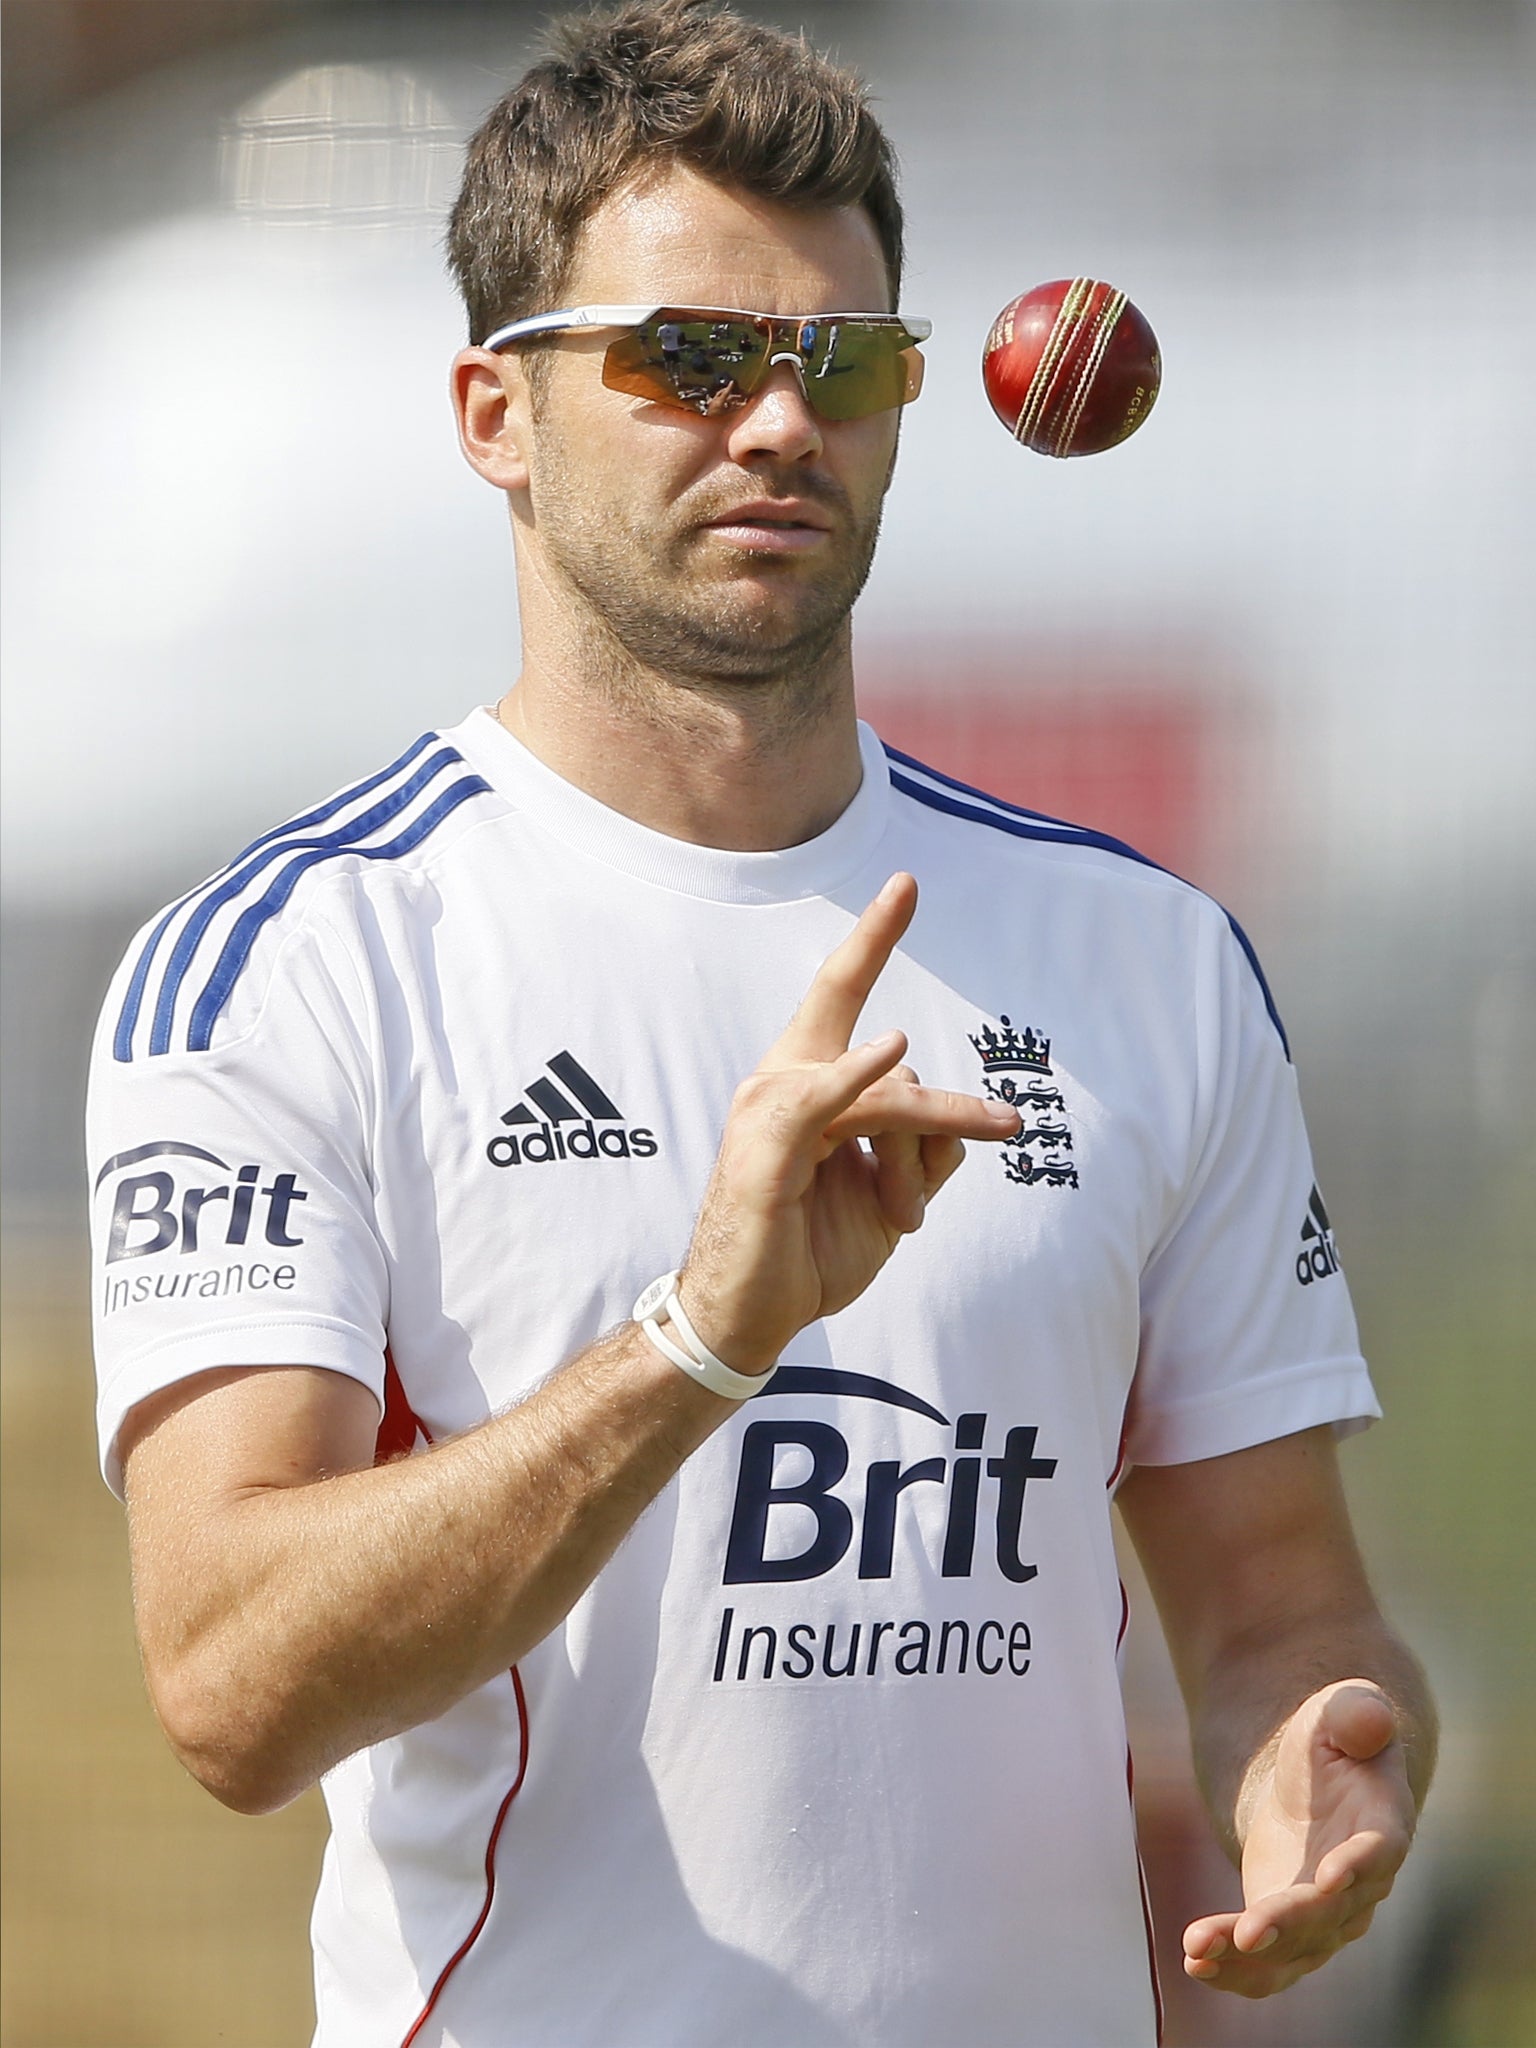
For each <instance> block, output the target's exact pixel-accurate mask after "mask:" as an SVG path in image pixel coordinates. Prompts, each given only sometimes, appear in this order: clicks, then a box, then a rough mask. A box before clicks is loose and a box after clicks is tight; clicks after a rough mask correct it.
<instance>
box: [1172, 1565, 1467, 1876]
mask: <svg viewBox="0 0 1536 2048" xmlns="http://www.w3.org/2000/svg"><path fill="white" fill-rule="evenodd" d="M1351 1678H1363V1679H1369V1680H1370V1681H1371V1682H1372V1683H1373V1684H1375V1685H1377V1686H1379V1687H1380V1688H1381V1690H1382V1692H1383V1693H1385V1694H1386V1696H1387V1698H1388V1700H1389V1701H1390V1702H1391V1704H1392V1707H1393V1710H1394V1712H1395V1713H1396V1716H1397V1726H1398V1739H1399V1740H1400V1742H1401V1743H1402V1747H1403V1757H1404V1763H1405V1765H1406V1768H1407V1772H1408V1782H1409V1784H1410V1786H1411V1787H1412V1790H1413V1794H1414V1798H1415V1801H1416V1803H1417V1804H1419V1805H1421V1806H1422V1804H1423V1801H1424V1796H1425V1793H1426V1792H1427V1790H1428V1788H1429V1781H1430V1778H1431V1776H1432V1774H1433V1771H1434V1763H1435V1749H1436V1739H1437V1732H1438V1730H1437V1721H1436V1715H1435V1709H1434V1703H1433V1701H1432V1699H1431V1698H1430V1694H1429V1688H1428V1685H1427V1683H1426V1681H1425V1677H1424V1673H1423V1670H1422V1668H1421V1667H1420V1665H1419V1663H1418V1661H1417V1659H1416V1658H1415V1657H1414V1656H1413V1654H1412V1652H1411V1651H1409V1650H1408V1649H1407V1648H1406V1646H1405V1645H1404V1644H1403V1643H1402V1642H1401V1641H1400V1640H1399V1639H1398V1638H1397V1637H1396V1636H1395V1635H1394V1634H1393V1633H1392V1631H1391V1630H1390V1629H1389V1628H1388V1627H1387V1625H1386V1623H1385V1622H1384V1621H1383V1620H1382V1618H1381V1616H1380V1614H1379V1612H1377V1610H1376V1609H1375V1607H1374V1605H1372V1606H1370V1607H1368V1608H1365V1609H1363V1610H1362V1611H1360V1612H1358V1613H1352V1614H1340V1615H1337V1616H1335V1617H1331V1618H1319V1617H1318V1616H1316V1615H1308V1616H1307V1617H1306V1619H1305V1621H1304V1622H1299V1623H1298V1624H1297V1625H1296V1626H1295V1627H1294V1629H1292V1630H1290V1631H1286V1630H1283V1629H1277V1628H1274V1627H1267V1628H1265V1629H1262V1630H1259V1629H1255V1630H1254V1631H1253V1632H1252V1633H1251V1634H1249V1635H1247V1636H1242V1637H1236V1638H1233V1639H1231V1640H1229V1641H1227V1642H1225V1643H1223V1644H1222V1645H1221V1646H1220V1647H1219V1649H1218V1650H1216V1651H1215V1652H1214V1653H1213V1654H1212V1656H1211V1657H1210V1658H1209V1660H1208V1661H1207V1662H1206V1663H1205V1664H1204V1665H1203V1667H1202V1668H1201V1669H1200V1671H1199V1672H1198V1674H1189V1673H1186V1674H1185V1691H1186V1696H1187V1702H1188V1706H1189V1722H1190V1742H1191V1747H1192V1750H1193V1754H1194V1761H1195V1771H1196V1775H1197V1777H1198V1778H1199V1781H1200V1786H1201V1790H1202V1792H1203V1794H1204V1797H1205V1801H1206V1804H1207V1806H1208V1807H1209V1809H1210V1813H1211V1818H1212V1821H1213V1822H1214V1824H1215V1827H1216V1830H1217V1832H1218V1834H1219V1836H1220V1838H1221V1841H1222V1844H1223V1846H1224V1847H1225V1849H1226V1851H1227V1853H1228V1855H1229V1856H1231V1857H1232V1859H1233V1861H1234V1862H1236V1861H1237V1860H1239V1858H1240V1856H1241V1852H1242V1846H1243V1843H1244V1842H1245V1841H1246V1839H1247V1835H1248V1824H1249V1820H1250V1818H1251V1816H1252V1813H1253V1809H1254V1805H1255V1803H1256V1801H1257V1800H1258V1799H1259V1797H1260V1796H1261V1795H1262V1793H1263V1791H1264V1788H1265V1786H1266V1785H1267V1784H1268V1782H1269V1779H1270V1775H1271V1773H1272V1771H1273V1767H1274V1761H1275V1754H1276V1751H1277V1749H1278V1747H1279V1742H1280V1737H1281V1733H1282V1731H1283V1730H1284V1727H1285V1724H1286V1722H1287V1721H1288V1720H1289V1719H1290V1717H1291V1715H1292V1714H1293V1713H1294V1712H1295V1711H1296V1709H1297V1708H1298V1707H1299V1706H1300V1705H1301V1704H1302V1702H1303V1701H1304V1700H1306V1699H1309V1698H1310V1697H1311V1696H1312V1695H1313V1694H1314V1693H1316V1692H1319V1691H1321V1690H1322V1688H1323V1687H1325V1686H1328V1685H1333V1684H1336V1683H1337V1682H1338V1681H1340V1680H1343V1679H1351Z"/></svg>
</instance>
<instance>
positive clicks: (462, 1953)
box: [400, 1664, 528, 2048]
mask: <svg viewBox="0 0 1536 2048" xmlns="http://www.w3.org/2000/svg"><path fill="white" fill-rule="evenodd" d="M512 1690H513V1691H514V1692H515V1693H516V1694H517V1725H518V1757H517V1777H516V1779H515V1780H514V1781H513V1785H512V1789H511V1791H510V1792H508V1794H507V1796H506V1798H505V1799H503V1800H502V1802H501V1805H500V1807H499V1809H498V1810H497V1814H496V1819H495V1822H494V1824H493V1825H492V1828H491V1838H490V1840H489V1841H488V1842H487V1843H486V1845H485V1897H484V1899H482V1900H481V1902H480V1911H479V1912H478V1913H477V1914H476V1916H475V1924H474V1926H473V1927H471V1928H470V1930H469V1932H468V1934H466V1935H465V1937H464V1939H463V1940H462V1941H461V1942H460V1943H459V1945H458V1947H457V1948H456V1949H455V1950H454V1952H453V1954H452V1955H451V1956H450V1957H449V1958H448V1960H447V1962H446V1963H444V1965H443V1967H442V1971H441V1973H440V1974H439V1976H438V1980H437V1982H436V1983H435V1984H434V1985H433V1986H432V1993H431V1996H430V1997H429V1998H428V2000H427V2002H426V2004H425V2005H424V2006H423V2007H422V2008H421V2011H420V2012H419V2013H417V2015H416V2017H415V2019H414V2020H413V2021H412V2022H411V2026H410V2031H409V2032H408V2033H407V2034H406V2035H405V2037H404V2038H403V2040H402V2041H401V2043H400V2048H411V2043H412V2042H413V2041H414V2040H415V2039H416V2036H417V2035H418V2034H419V2033H420V2032H421V2030H422V2028H423V2027H424V2026H425V2025H426V2024H427V2021H428V2020H429V2019H431V2017H432V2013H433V2009H434V2008H435V2006H436V2005H437V2001H438V2000H439V1999H440V1998H441V1997H442V1995H443V1991H444V1988H445V1987H446V1985H447V1983H448V1979H449V1978H450V1977H451V1976H452V1975H453V1973H454V1971H455V1970H456V1969H457V1968H458V1967H459V1965H460V1963H462V1962H463V1960H464V1958H465V1957H466V1956H467V1955H468V1954H469V1952H470V1950H471V1949H472V1948H473V1947H474V1945H475V1943H476V1942H477V1941H478V1940H479V1939H480V1933H481V1930H482V1928H483V1927H484V1926H485V1923H486V1921H487V1920H488V1919H489V1918H490V1917H491V1903H492V1901H493V1900H494V1899H495V1897H496V1844H497V1842H498V1841H499V1840H500V1837H501V1826H502V1822H503V1821H504V1820H505V1819H506V1817H507V1815H508V1814H509V1813H510V1812H511V1810H512V1802H513V1800H514V1799H515V1798H516V1797H517V1795H518V1793H519V1792H521V1791H522V1789H523V1779H524V1778H525V1777H526V1776H527V1775H528V1702H527V1700H526V1699H525V1698H524V1696H523V1681H522V1677H521V1675H520V1673H519V1672H518V1668H517V1666H516V1665H515V1664H514V1665H513V1666H512Z"/></svg>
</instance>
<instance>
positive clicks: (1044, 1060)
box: [966, 1017, 1051, 1074]
mask: <svg viewBox="0 0 1536 2048" xmlns="http://www.w3.org/2000/svg"><path fill="white" fill-rule="evenodd" d="M998 1022H999V1023H1000V1024H1001V1025H1002V1027H1003V1028H1002V1030H1001V1031H994V1030H993V1029H992V1026H991V1025H990V1024H983V1025H982V1027H981V1036H980V1037H979V1038H978V1037H977V1035H976V1033H975V1032H974V1031H972V1032H968V1033H967V1034H966V1035H967V1036H968V1037H969V1039H970V1041H971V1043H972V1045H974V1046H975V1048H976V1050H977V1051H978V1052H979V1053H980V1054H981V1071H982V1073H983V1074H1009V1073H1018V1072H1020V1071H1024V1072H1028V1073H1032V1074H1048V1073H1049V1072H1050V1071H1051V1041H1050V1040H1049V1039H1048V1038H1045V1037H1042V1035H1041V1034H1040V1033H1039V1032H1037V1031H1032V1030H1031V1029H1030V1027H1029V1026H1028V1025H1027V1024H1026V1025H1025V1027H1024V1029H1023V1030H1022V1031H1015V1030H1014V1028H1013V1024H1012V1022H1011V1021H1010V1020H1009V1019H1008V1018H1007V1017H1000V1018H999V1019H998Z"/></svg>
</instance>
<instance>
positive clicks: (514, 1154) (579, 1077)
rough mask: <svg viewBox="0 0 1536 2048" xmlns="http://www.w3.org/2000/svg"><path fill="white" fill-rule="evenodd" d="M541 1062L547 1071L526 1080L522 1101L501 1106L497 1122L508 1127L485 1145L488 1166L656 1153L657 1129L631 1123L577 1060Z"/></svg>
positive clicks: (562, 1057) (567, 1056)
mask: <svg viewBox="0 0 1536 2048" xmlns="http://www.w3.org/2000/svg"><path fill="white" fill-rule="evenodd" d="M544 1064H545V1066H546V1067H547V1069H548V1072H547V1073H543V1074H541V1075H540V1076H539V1078H538V1079H537V1080H536V1081H530V1082H529V1084H528V1086H527V1087H526V1088H525V1089H524V1090H523V1099H522V1100H521V1101H520V1102H514V1103H513V1105H512V1107H511V1108H510V1109H508V1110H503V1112H502V1117H501V1120H502V1122H503V1123H504V1124H505V1125H506V1127H507V1128H506V1130H505V1132H503V1133H499V1134H498V1135H497V1136H496V1137H494V1138H492V1139H491V1141H490V1143H489V1144H488V1145H487V1146H486V1148H485V1156H486V1158H487V1159H489V1161H490V1162H491V1164H492V1166H548V1165H550V1164H551V1163H552V1162H553V1161H555V1160H558V1159H654V1158H655V1157H656V1154H657V1151H658V1150H659V1147H658V1146H657V1143H656V1134H655V1132H654V1131H652V1130H649V1129H647V1127H646V1126H645V1125H644V1124H632V1123H630V1122H629V1121H628V1119H627V1118H626V1117H625V1115H624V1112H623V1110H622V1109H620V1108H619V1106H618V1104H617V1103H616V1102H614V1101H613V1099H612V1098H611V1096H609V1094H608V1092H607V1090H606V1089H604V1088H602V1087H601V1086H600V1085H599V1084H598V1083H597V1082H596V1081H594V1080H593V1078H592V1076H591V1075H590V1074H589V1073H588V1072H587V1070H586V1068H585V1067H584V1066H583V1065H582V1064H581V1062H580V1060H578V1059H576V1058H575V1057H574V1056H573V1055H572V1054H571V1053H569V1052H557V1053H556V1054H555V1055H554V1057H553V1058H552V1059H548V1060H546V1061H545V1062H544ZM551 1076H553V1078H551Z"/></svg>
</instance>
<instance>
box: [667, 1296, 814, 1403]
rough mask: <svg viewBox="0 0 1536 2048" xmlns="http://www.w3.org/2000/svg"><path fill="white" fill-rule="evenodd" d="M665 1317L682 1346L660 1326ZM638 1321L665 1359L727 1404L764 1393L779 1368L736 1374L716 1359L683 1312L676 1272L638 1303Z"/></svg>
mask: <svg viewBox="0 0 1536 2048" xmlns="http://www.w3.org/2000/svg"><path fill="white" fill-rule="evenodd" d="M662 1315H665V1317H666V1318H667V1321H668V1322H669V1323H670V1324H671V1325H672V1327H673V1329H674V1330H676V1332H677V1334H678V1336H679V1337H680V1338H681V1339H682V1342H681V1343H680V1344H675V1343H674V1342H673V1341H672V1339H671V1337H669V1336H668V1334H667V1332H666V1331H665V1330H663V1329H662V1328H661V1327H660V1326H659V1324H658V1322H657V1318H658V1317H659V1316H662ZM634 1320H635V1321H636V1322H637V1323H638V1324H639V1325H640V1327H641V1329H642V1330H644V1332H645V1334H646V1336H647V1337H649V1338H650V1340H651V1342H652V1343H653V1344H654V1345H655V1347H656V1349H657V1350H658V1351H659V1352H660V1353H661V1355H662V1357H663V1358H669V1359H670V1360H671V1361H672V1363H673V1364H674V1365H675V1366H676V1367H677V1368H678V1370H679V1371H680V1372H685V1373H687V1375H688V1377H689V1378H690V1379H692V1380H697V1381H698V1383H699V1385H700V1386H701V1387H708V1389H709V1391H710V1392H711V1393H712V1394H719V1395H721V1396H722V1397H723V1398H724V1399H725V1400H727V1401H745V1400H747V1399H749V1398H750V1396H751V1395H753V1394H757V1393H761V1391H762V1390H763V1388H764V1387H766V1386H767V1384H768V1382H769V1381H770V1380H771V1379H772V1378H773V1376H774V1374H775V1373H776V1372H777V1371H778V1369H779V1368H778V1366H777V1365H770V1366H769V1368H768V1370H767V1371H766V1372H759V1373H746V1372H735V1371H733V1370H732V1368H731V1367H730V1366H728V1365H727V1364H726V1363H725V1361H724V1360H723V1359H720V1358H716V1356H715V1354H714V1353H713V1351H711V1350H710V1349H709V1347H708V1345H707V1344H703V1343H701V1342H700V1341H699V1333H698V1331H697V1330H695V1328H694V1327H693V1325H692V1323H690V1322H689V1320H688V1318H687V1316H686V1315H685V1314H684V1313H683V1305H682V1303H681V1302H680V1301H679V1300H678V1298H677V1275H676V1274H675V1273H663V1274H662V1276H661V1278H660V1279H659V1280H653V1281H652V1282H651V1284H650V1286H649V1287H647V1288H646V1290H645V1292H644V1293H643V1294H642V1295H641V1297H640V1299H639V1300H638V1301H637V1302H636V1303H635V1306H634Z"/></svg>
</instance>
